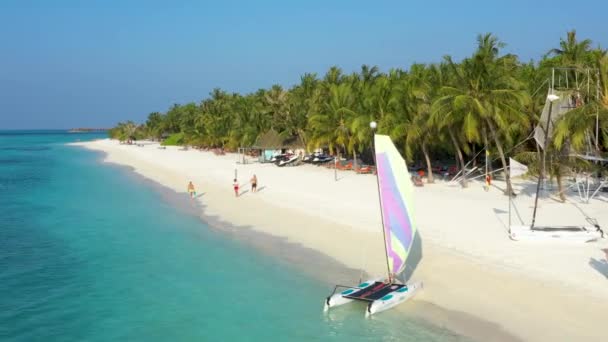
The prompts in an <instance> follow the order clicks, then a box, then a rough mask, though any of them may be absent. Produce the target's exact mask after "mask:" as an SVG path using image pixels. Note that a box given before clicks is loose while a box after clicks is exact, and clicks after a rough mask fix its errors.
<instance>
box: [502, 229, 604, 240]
mask: <svg viewBox="0 0 608 342" xmlns="http://www.w3.org/2000/svg"><path fill="white" fill-rule="evenodd" d="M509 237H510V238H511V239H513V240H515V241H534V242H572V243H585V242H593V241H596V240H599V239H601V238H602V237H603V236H602V232H601V231H600V230H597V229H596V228H595V227H564V228H559V227H556V228H552V227H537V228H535V229H530V226H511V231H510V232H509Z"/></svg>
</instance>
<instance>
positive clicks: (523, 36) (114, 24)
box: [0, 0, 608, 129]
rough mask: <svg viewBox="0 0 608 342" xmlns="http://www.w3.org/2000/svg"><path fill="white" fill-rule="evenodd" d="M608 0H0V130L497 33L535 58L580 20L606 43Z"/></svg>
mask: <svg viewBox="0 0 608 342" xmlns="http://www.w3.org/2000/svg"><path fill="white" fill-rule="evenodd" d="M606 13H608V1H605V0H603V1H600V0H587V1H585V2H577V1H574V2H573V1H562V0H554V1H545V0H536V1H523V0H511V1H505V0H503V1H490V0H486V1H477V0H475V1H467V0H461V1H437V0H426V1H415V2H414V1H405V0H403V1H382V0H375V1H356V0H351V1H337V0H335V1H330V0H325V1H320V0H308V1H285V0H283V1H264V0H256V1H210V2H205V1H177V0H176V1H155V0H147V1H128V0H122V1H113V0H106V1H67V0H54V1H31V0H17V1H14V0H2V1H0V129H15V128H69V127H75V126H78V127H83V126H84V127H91V126H94V127H107V126H111V125H113V124H115V123H116V122H117V121H120V120H126V119H133V120H136V121H143V120H145V117H146V116H147V114H148V113H150V112H153V111H165V110H166V109H167V108H168V107H169V106H170V105H171V104H173V103H186V102H191V101H195V102H198V101H200V100H201V99H203V98H205V97H206V96H207V94H208V93H209V92H210V91H211V90H212V89H213V88H214V87H221V88H223V89H226V90H228V91H237V92H250V91H254V90H256V89H258V88H263V87H264V88H265V87H270V86H271V85H272V84H276V83H278V84H282V85H284V86H287V87H288V86H291V85H293V84H294V83H296V82H298V80H299V77H300V75H301V74H303V73H305V72H316V73H318V74H319V75H322V74H324V73H325V71H326V70H327V69H328V68H329V67H330V66H332V65H338V66H340V67H341V68H342V69H343V70H344V71H345V72H351V71H354V70H358V69H359V68H360V66H361V65H362V64H369V65H378V66H379V67H380V68H381V70H384V71H386V70H388V69H389V68H394V67H400V68H407V67H408V65H410V64H411V63H412V62H436V61H439V60H440V59H441V57H442V56H443V55H446V54H450V55H452V56H453V57H455V58H456V59H460V58H463V57H465V56H467V55H469V54H471V53H472V51H473V49H474V48H475V43H476V42H475V38H476V36H477V34H479V33H484V32H492V33H494V34H496V35H497V36H498V37H499V38H500V39H501V40H502V41H504V42H506V43H507V47H506V48H505V52H512V53H516V54H518V55H519V56H520V58H522V59H523V60H529V59H536V60H538V59H539V58H540V56H542V55H543V54H544V53H545V52H546V51H547V50H549V49H550V48H552V47H556V46H557V45H558V44H559V38H560V37H563V36H565V33H566V31H568V30H570V29H573V28H575V29H576V30H577V32H578V35H579V37H580V38H590V39H592V40H593V42H594V43H595V44H596V45H597V44H600V45H601V46H603V47H608V31H607V30H606V28H605V15H606Z"/></svg>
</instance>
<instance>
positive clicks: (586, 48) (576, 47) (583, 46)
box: [546, 30, 592, 68]
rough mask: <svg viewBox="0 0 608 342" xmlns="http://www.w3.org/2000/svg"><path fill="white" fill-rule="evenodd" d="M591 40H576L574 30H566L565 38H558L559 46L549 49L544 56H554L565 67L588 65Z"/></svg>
mask: <svg viewBox="0 0 608 342" xmlns="http://www.w3.org/2000/svg"><path fill="white" fill-rule="evenodd" d="M591 44H592V42H591V40H590V39H584V40H582V41H580V42H579V41H578V40H577V38H576V30H572V31H568V32H567V33H566V39H564V38H560V41H559V48H554V49H551V50H549V52H548V53H547V55H546V56H555V57H557V61H558V63H559V65H561V66H565V67H577V68H578V67H584V66H589V62H591V61H590V59H589V58H590V52H591Z"/></svg>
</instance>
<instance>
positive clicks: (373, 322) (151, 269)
mask: <svg viewBox="0 0 608 342" xmlns="http://www.w3.org/2000/svg"><path fill="white" fill-rule="evenodd" d="M100 137H103V135H102V134H69V133H66V132H62V131H0V340H2V341H463V340H464V339H463V338H462V337H459V336H455V335H454V334H452V333H450V332H449V331H447V330H444V329H441V328H438V327H435V326H433V325H431V324H429V323H426V322H424V321H421V320H419V319H418V320H417V319H415V318H411V319H410V318H408V317H406V316H404V315H402V314H400V315H396V314H392V313H391V312H387V313H383V314H381V315H378V316H376V317H375V318H374V319H365V318H364V314H363V313H364V311H363V306H359V305H353V306H351V307H348V308H341V309H339V310H336V311H334V312H333V313H332V314H330V315H324V314H323V313H322V303H323V302H322V301H323V298H324V297H325V296H326V295H327V294H328V292H329V291H331V287H330V286H329V285H328V284H326V283H324V282H322V281H320V280H317V279H314V278H312V277H310V276H309V275H306V273H305V272H300V271H298V269H297V268H296V267H293V266H292V265H290V264H289V263H287V262H281V261H277V258H275V257H273V256H271V255H269V254H267V253H261V252H260V251H259V250H256V248H254V247H252V246H251V245H250V244H247V243H246V242H244V241H243V240H244V239H235V238H233V237H231V235H230V234H225V233H222V232H221V231H218V230H217V229H211V228H210V227H209V226H207V225H206V224H205V222H202V221H201V219H200V218H198V217H197V216H195V215H194V214H193V213H192V211H188V210H183V208H180V205H179V201H177V202H178V203H176V201H172V200H168V199H167V198H171V196H167V194H165V193H164V192H167V191H169V190H166V189H163V188H160V187H158V186H152V185H151V184H150V183H149V182H147V181H144V180H142V179H140V178H139V177H137V176H135V175H134V174H133V173H132V172H130V171H129V170H128V169H127V168H122V167H117V166H112V165H107V164H102V163H101V158H102V156H101V154H99V153H95V152H91V151H88V150H85V149H82V148H78V147H73V146H67V145H66V143H67V142H74V141H76V140H89V139H95V138H100ZM172 196H174V197H175V196H178V195H176V194H173V195H172ZM184 196H185V195H184ZM185 203H187V201H185Z"/></svg>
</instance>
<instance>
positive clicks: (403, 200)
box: [374, 135, 416, 275]
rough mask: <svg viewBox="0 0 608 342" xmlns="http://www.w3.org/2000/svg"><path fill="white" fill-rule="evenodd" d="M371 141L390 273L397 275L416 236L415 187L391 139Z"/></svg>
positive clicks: (402, 268)
mask: <svg viewBox="0 0 608 342" xmlns="http://www.w3.org/2000/svg"><path fill="white" fill-rule="evenodd" d="M374 139H375V147H376V151H375V152H376V167H377V170H378V184H379V191H380V205H381V206H382V222H383V224H384V233H385V243H386V254H387V255H386V257H387V259H388V266H389V269H390V270H391V273H392V274H393V275H398V274H399V273H401V272H402V271H403V270H404V269H405V261H406V259H407V256H408V254H409V252H410V249H411V247H412V243H413V242H414V235H415V233H416V226H415V225H414V221H413V217H412V208H413V206H412V195H413V193H414V188H413V186H412V181H411V180H410V175H409V173H408V171H407V166H406V164H405V160H404V159H403V157H401V154H399V151H397V148H396V147H395V145H394V144H393V142H392V141H391V138H389V137H388V136H386V135H375V136H374Z"/></svg>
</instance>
